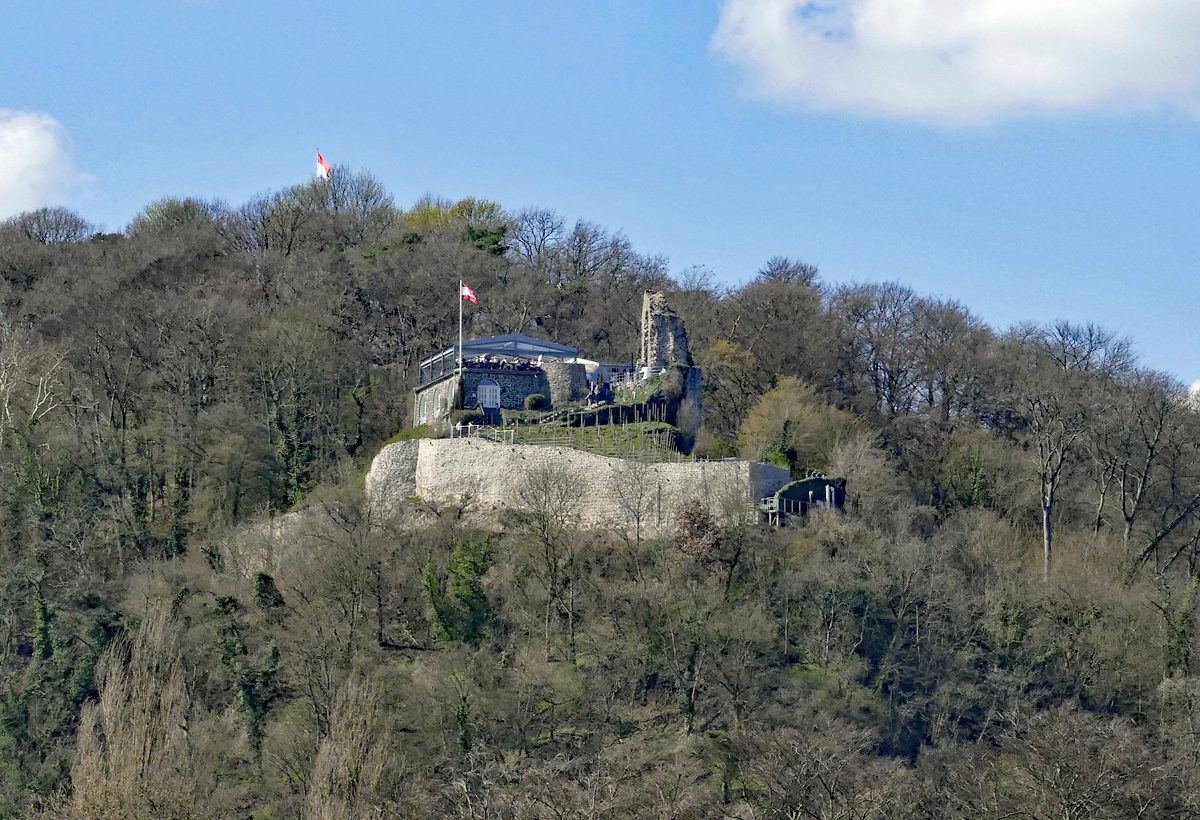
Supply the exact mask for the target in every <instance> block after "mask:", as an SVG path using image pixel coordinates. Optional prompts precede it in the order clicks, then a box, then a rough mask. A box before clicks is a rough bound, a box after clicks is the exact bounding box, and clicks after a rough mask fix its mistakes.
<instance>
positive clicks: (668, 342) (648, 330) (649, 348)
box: [638, 291, 692, 368]
mask: <svg viewBox="0 0 1200 820" xmlns="http://www.w3.org/2000/svg"><path fill="white" fill-rule="evenodd" d="M691 363H692V354H691V353H690V352H689V351H688V338H687V330H685V329H684V326H683V319H681V318H680V317H679V315H678V314H676V313H675V311H673V310H671V308H670V307H668V306H667V297H666V296H665V295H663V294H662V293H659V292H656V291H646V293H645V295H644V296H643V297H642V349H641V354H640V358H639V362H638V364H639V365H641V366H642V367H653V368H663V367H667V366H668V365H672V364H686V365H690V364H691Z"/></svg>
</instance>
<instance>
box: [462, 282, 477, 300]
mask: <svg viewBox="0 0 1200 820" xmlns="http://www.w3.org/2000/svg"><path fill="white" fill-rule="evenodd" d="M462 298H464V299H466V300H467V301H468V302H471V303H473V304H476V305H477V304H479V300H478V299H476V298H475V291H473V290H471V286H470V285H467V284H464V285H463V286H462Z"/></svg>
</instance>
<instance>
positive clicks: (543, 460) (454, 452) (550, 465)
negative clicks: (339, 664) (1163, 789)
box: [366, 438, 791, 534]
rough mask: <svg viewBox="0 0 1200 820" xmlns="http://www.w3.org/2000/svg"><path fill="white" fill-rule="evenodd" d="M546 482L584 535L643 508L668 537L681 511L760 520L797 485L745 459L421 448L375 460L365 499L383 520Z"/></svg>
mask: <svg viewBox="0 0 1200 820" xmlns="http://www.w3.org/2000/svg"><path fill="white" fill-rule="evenodd" d="M546 475H553V476H556V480H561V481H564V482H566V483H567V484H568V485H569V486H570V487H571V490H572V494H573V496H574V502H573V504H574V513H573V515H572V517H573V518H574V519H575V520H576V521H577V522H578V523H579V524H580V525H581V526H585V527H589V526H591V527H607V526H617V525H621V524H622V523H627V522H628V521H629V520H630V517H631V515H632V512H631V508H633V507H635V506H636V507H637V508H638V509H639V510H640V513H641V516H642V518H643V527H644V528H645V532H646V533H647V534H649V533H659V534H665V533H668V532H670V531H671V529H672V528H673V524H674V522H673V521H672V520H671V519H672V517H673V515H674V512H675V508H676V507H677V506H679V504H681V503H682V502H684V501H690V500H693V499H695V500H697V501H700V502H701V503H703V504H704V505H705V506H706V507H708V508H709V509H710V510H712V511H713V513H714V514H716V515H717V516H718V517H722V518H725V519H739V520H744V521H757V520H758V506H757V505H758V501H759V500H760V499H762V498H764V497H768V496H772V495H774V493H776V492H777V491H778V490H779V489H780V488H781V487H783V486H784V485H785V484H787V483H788V481H789V480H790V478H791V477H790V475H789V474H788V471H787V470H784V469H783V468H781V467H776V466H774V465H772V464H760V463H758V462H754V461H743V460H740V459H738V460H734V459H730V460H728V461H711V462H703V461H700V462H683V463H664V464H641V463H638V462H630V461H624V460H622V459H619V458H607V457H605V456H599V455H595V454H594V453H587V452H583V451H581V450H571V449H567V448H562V447H544V446H537V445H521V444H517V445H512V444H497V443H495V442H491V441H487V440H486V439H479V438H454V439H417V440H413V441H400V442H397V443H395V444H389V445H388V446H387V447H384V448H383V450H382V451H380V453H379V455H378V456H376V457H375V461H374V462H373V463H372V464H371V470H370V472H368V473H367V478H366V491H367V500H368V503H369V504H370V506H371V509H372V510H373V511H374V512H375V514H379V515H383V516H386V515H388V514H391V513H393V512H395V511H396V510H398V509H399V508H400V507H401V506H402V505H403V504H404V503H405V501H406V500H407V499H410V498H413V497H416V498H421V499H424V500H425V501H430V502H434V503H439V504H444V503H461V502H462V501H464V500H468V499H469V500H471V501H472V502H473V503H474V504H475V505H477V506H482V507H484V508H488V507H510V508H515V507H519V506H520V502H519V496H520V492H521V489H522V486H523V482H525V481H528V480H529V477H531V476H542V477H544V476H546Z"/></svg>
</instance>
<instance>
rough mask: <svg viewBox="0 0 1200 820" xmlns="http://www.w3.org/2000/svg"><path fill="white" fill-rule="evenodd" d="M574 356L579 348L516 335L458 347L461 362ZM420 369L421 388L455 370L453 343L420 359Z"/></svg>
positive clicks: (455, 356) (456, 359)
mask: <svg viewBox="0 0 1200 820" xmlns="http://www.w3.org/2000/svg"><path fill="white" fill-rule="evenodd" d="M578 355H579V348H575V347H570V346H568V345H560V344H556V343H555V342H547V341H545V340H544V339H535V338H533V337H532V336H522V335H521V334H520V333H509V334H508V335H506V336H488V337H486V338H483V339H471V340H470V341H465V342H463V345H462V358H463V361H464V362H470V361H471V360H472V359H475V358H478V357H480V356H502V357H504V358H513V357H520V358H522V359H531V360H536V359H537V358H538V357H539V356H541V357H542V358H543V359H574V358H576V357H577V356H578ZM467 366H468V367H469V366H470V365H469V364H468V365H467ZM420 367H421V382H420V383H421V384H423V385H424V384H429V383H430V382H435V381H437V380H438V379H440V378H442V377H443V376H446V375H449V374H451V373H453V372H454V371H455V370H456V369H457V367H458V345H457V344H453V345H451V346H450V347H448V348H446V349H445V350H443V351H441V352H440V353H435V354H434V355H432V356H430V357H429V358H427V359H424V360H422V361H421V365H420Z"/></svg>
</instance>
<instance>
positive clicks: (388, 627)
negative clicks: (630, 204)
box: [0, 169, 1200, 820]
mask: <svg viewBox="0 0 1200 820" xmlns="http://www.w3.org/2000/svg"><path fill="white" fill-rule="evenodd" d="M334 179H335V184H334V185H333V186H329V185H327V184H322V183H315V184H313V185H306V186H299V187H297V188H295V189H290V190H288V191H284V192H281V193H279V194H274V195H270V196H264V197H261V198H258V199H256V200H255V201H254V202H251V203H249V204H247V205H245V206H243V207H241V208H238V209H231V208H227V207H224V206H222V205H219V204H212V203H199V202H194V201H177V200H165V201H163V202H160V203H156V204H154V205H152V206H151V207H149V208H147V210H146V211H145V213H143V214H142V215H141V216H139V217H138V219H137V220H135V221H134V223H133V224H132V225H131V226H130V228H129V230H128V231H127V232H126V233H125V234H122V235H103V236H92V235H91V231H90V230H89V228H88V226H87V225H86V223H85V222H83V220H81V219H79V218H78V217H77V216H75V215H73V214H70V213H67V212H59V211H47V212H41V213H38V214H32V215H25V216H22V217H19V218H17V219H14V220H10V221H9V222H8V223H5V224H4V225H2V226H0V277H2V280H0V300H2V301H0V304H2V306H3V313H2V314H0V516H2V518H3V520H2V522H0V680H2V682H3V686H2V687H0V817H37V816H41V817H46V818H58V817H62V818H85V817H86V818H98V819H103V820H108V819H109V818H113V819H115V818H130V819H131V820H132V818H145V817H162V818H164V820H171V818H188V817H195V818H210V817H211V818H246V817H250V818H254V820H274V819H275V818H300V817H308V818H334V817H337V818H367V817H371V818H378V817H403V818H424V817H428V818H443V817H463V818H512V819H513V820H516V819H517V818H566V817H579V818H583V817H587V818H614V819H615V818H625V817H630V816H641V817H647V818H710V817H711V818H715V817H739V818H751V817H753V818H893V817H894V818H901V817H904V818H910V817H920V818H930V820H935V819H940V818H947V820H949V818H996V820H999V818H1015V817H1028V818H1084V817H1086V818H1131V817H1140V818H1187V817H1196V816H1198V815H1200V798H1198V794H1200V793H1198V792H1197V790H1196V788H1195V783H1196V782H1198V780H1200V752H1198V749H1200V644H1198V642H1197V624H1196V593H1197V588H1198V586H1200V582H1198V581H1197V578H1198V577H1200V566H1198V563H1200V452H1198V449H1197V443H1198V441H1200V434H1198V431H1200V417H1198V415H1197V412H1196V409H1195V407H1194V406H1192V405H1191V404H1189V403H1188V401H1187V400H1186V398H1185V396H1184V394H1183V391H1182V390H1181V388H1180V386H1179V385H1177V384H1176V383H1174V382H1173V381H1172V380H1171V379H1169V378H1167V377H1165V376H1163V375H1161V374H1156V373H1152V372H1147V371H1145V370H1143V369H1140V368H1139V367H1138V366H1137V363H1136V360H1135V358H1134V356H1133V355H1132V353H1131V352H1130V350H1129V348H1128V345H1127V344H1126V343H1125V342H1123V341H1122V340H1120V339H1116V338H1114V337H1112V336H1111V334H1108V333H1106V332H1104V331H1103V330H1100V329H1097V328H1093V327H1088V326H1076V325H1070V324H1065V323H1064V324H1058V325H1054V326H1050V327H1031V326H1029V327H1018V328H1015V329H1013V330H1011V331H1009V332H1006V333H1003V334H999V333H996V332H994V331H992V330H991V329H989V328H987V327H986V326H984V325H983V324H982V323H981V322H980V321H978V319H976V318H975V317H973V316H971V314H970V313H969V312H968V311H966V310H965V309H964V308H962V307H961V306H959V305H956V304H954V303H952V302H945V301H939V300H932V299H925V298H922V297H919V296H917V295H916V294H913V293H912V292H910V291H908V290H906V289H904V288H902V287H899V286H896V285H860V286H848V287H842V288H836V289H833V288H826V287H824V286H822V284H821V283H820V281H819V279H818V278H817V275H816V271H815V269H812V268H811V267H809V266H806V265H802V264H798V263H794V262H790V261H788V260H772V262H770V263H769V264H768V265H767V266H765V267H764V269H763V272H762V274H761V275H760V276H759V277H758V278H757V279H756V280H755V281H753V282H751V283H749V284H747V285H745V286H743V287H740V288H737V289H733V290H729V291H724V290H720V289H718V288H716V287H714V286H713V285H712V284H711V282H710V281H708V280H707V279H706V278H705V277H704V276H703V275H702V273H697V272H691V273H689V274H686V275H684V276H681V277H680V278H679V279H678V280H677V281H676V280H672V279H670V278H669V277H668V276H667V275H666V273H665V270H664V264H663V262H662V261H661V260H656V259H651V258H646V257H643V256H640V255H638V254H636V253H635V252H634V251H633V250H632V249H631V248H630V247H629V245H628V243H627V242H626V241H625V240H624V239H623V238H622V237H620V236H619V235H617V236H613V235H610V234H606V233H605V232H603V231H601V230H599V229H597V228H596V227H595V226H592V225H588V224H586V223H580V224H578V225H576V226H574V227H571V228H569V227H567V226H564V225H563V224H562V222H561V220H559V219H557V217H555V216H554V215H553V214H551V213H548V212H545V211H529V212H524V213H519V214H509V213H506V212H504V211H503V210H502V209H500V208H499V207H498V206H495V205H494V204H491V203H486V202H480V201H477V200H464V201H462V202H460V203H456V204H453V205H451V204H450V203H441V202H438V201H435V200H429V201H425V202H422V203H419V204H418V205H417V206H415V207H414V208H413V209H412V210H410V211H401V210H400V209H397V208H395V207H394V206H393V205H392V203H391V201H390V198H389V197H388V196H387V194H386V192H384V191H382V190H381V189H380V188H379V186H378V184H377V182H375V181H374V180H373V179H372V178H371V177H370V176H369V175H354V174H350V173H348V172H346V171H345V169H341V171H340V173H336V174H335V177H334ZM460 276H462V277H463V278H466V279H467V280H468V281H470V282H471V283H472V284H473V285H474V286H475V288H476V291H477V293H478V294H479V296H480V304H481V308H482V309H481V310H480V312H478V313H477V314H475V315H474V317H473V319H472V328H471V331H470V332H471V333H473V334H475V335H483V334H487V333H493V332H496V333H499V332H513V331H524V332H532V333H535V334H538V335H542V336H545V337H547V338H551V339H554V340H557V341H562V342H566V343H570V344H574V345H578V346H579V347H580V348H581V349H583V350H586V351H588V352H589V353H590V354H591V355H592V356H593V357H595V358H600V359H605V360H628V359H629V358H630V357H631V356H632V355H633V351H634V350H635V349H636V345H637V336H636V332H637V318H638V310H637V306H638V305H640V300H641V291H642V290H643V289H644V288H657V289H664V290H667V291H669V292H670V299H671V301H672V304H673V306H674V307H675V308H676V309H677V310H678V311H679V312H680V313H681V315H683V316H684V317H685V319H686V320H687V323H688V328H689V331H690V334H691V338H692V348H693V353H694V355H695V357H696V359H697V363H698V364H700V365H701V366H702V367H703V368H704V369H705V377H706V382H705V402H706V404H705V417H704V424H703V427H702V428H701V429H700V431H699V433H698V434H697V435H696V439H695V447H696V449H697V450H698V451H699V452H700V453H701V454H706V455H709V456H713V457H719V456H723V455H732V454H734V453H738V452H740V453H742V454H745V455H750V456H756V457H763V458H768V459H770V460H772V461H774V462H776V463H780V464H784V465H788V466H790V467H792V468H793V469H795V470H796V471H797V473H799V472H800V471H802V470H804V469H806V468H821V469H824V470H826V471H827V472H829V473H831V474H835V475H838V476H842V477H845V478H846V479H847V482H848V490H849V503H848V508H847V510H846V512H845V513H844V514H840V513H825V514H818V515H814V516H813V517H812V518H811V519H810V520H809V521H808V523H807V525H806V526H803V527H793V528H788V529H780V530H772V529H765V528H761V527H758V526H753V525H749V524H746V523H744V522H740V521H738V520H737V518H736V516H731V515H729V514H728V511H727V510H721V509H706V508H704V507H703V505H700V504H685V505H682V506H681V507H680V508H679V509H677V510H674V511H672V517H673V521H674V524H675V535H674V537H672V538H671V539H664V540H658V539H655V538H651V537H649V535H648V532H649V531H650V528H648V527H647V526H646V522H645V516H646V515H647V514H648V513H647V510H648V509H649V506H648V501H647V498H646V488H645V486H643V483H642V482H640V481H639V477H640V475H641V474H642V473H641V472H640V471H639V470H640V468H639V465H636V464H632V465H630V468H629V470H628V471H627V472H626V473H624V474H622V476H621V478H620V480H619V486H614V487H613V493H614V496H615V497H617V498H618V499H619V501H620V504H621V507H622V509H625V510H627V511H628V513H629V515H628V517H627V520H625V521H622V522H615V524H614V526H613V528H612V529H611V530H580V529H579V528H578V527H577V526H576V525H575V521H574V519H573V515H572V511H573V508H574V502H575V498H574V496H573V492H574V491H575V488H574V486H573V485H572V484H571V482H570V480H569V477H564V476H562V475H558V474H555V473H554V471H553V470H550V469H547V470H545V471H542V472H541V473H539V474H531V475H529V476H526V477H525V485H524V491H523V492H522V494H521V496H522V508H521V509H518V510H511V511H505V512H500V511H496V510H485V509H477V508H472V507H471V506H470V504H469V503H468V504H462V505H458V506H455V507H453V508H449V507H447V508H443V509H432V508H429V507H424V506H414V507H412V508H410V509H407V510H404V511H402V512H400V513H399V514H397V515H396V516H395V517H393V518H389V519H386V520H381V519H379V518H378V517H376V516H374V515H373V514H372V512H371V511H370V510H369V509H367V508H366V507H365V506H364V504H363V500H362V494H361V492H360V490H359V489H358V486H359V484H360V480H359V478H358V476H359V474H360V473H361V470H362V469H363V468H364V467H365V466H366V464H367V463H368V461H369V459H370V457H371V455H372V454H373V452H375V451H376V450H377V448H378V446H379V445H380V444H381V442H382V441H383V440H384V439H385V438H386V437H388V436H391V435H393V434H394V433H395V432H396V430H397V429H398V428H399V427H401V426H402V420H403V419H405V418H407V417H408V415H409V414H408V412H407V401H408V398H407V397H408V395H409V392H408V391H409V390H410V389H411V387H412V383H413V378H414V371H415V365H416V363H417V362H418V361H419V359H420V358H421V357H422V356H423V355H426V354H427V353H428V352H430V351H433V350H437V349H439V348H440V347H441V346H442V345H444V344H445V343H447V342H448V341H450V339H451V338H452V337H454V336H455V335H456V330H457V329H456V327H455V324H456V320H457V305H456V304H455V303H454V302H453V301H452V297H453V294H454V293H455V288H456V286H457V285H456V282H457V279H458V278H459V277H460ZM446 294H450V298H448V297H447V296H446ZM597 444H598V445H599V442H597ZM289 510H303V514H301V515H295V516H291V517H289V518H287V519H285V523H284V524H282V525H280V524H279V520H280V519H279V516H280V514H282V513H285V512H287V511H289ZM272 517H274V521H275V524H276V527H275V529H274V530H271V528H270V527H269V526H268V524H267V522H268V521H269V520H271V519H272ZM272 532H274V533H275V536H272V535H271V533H272Z"/></svg>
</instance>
